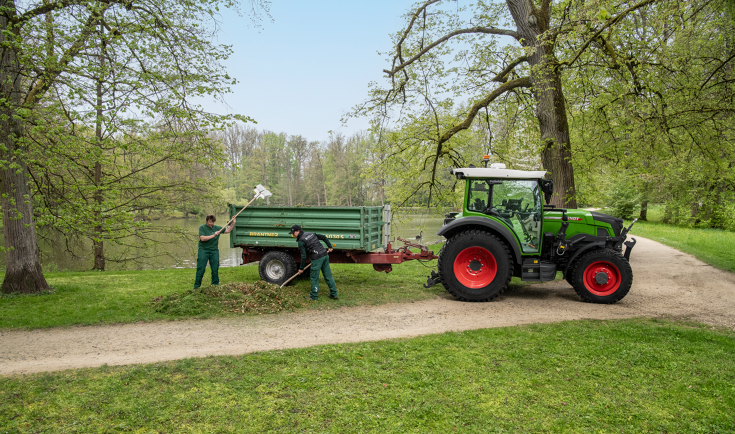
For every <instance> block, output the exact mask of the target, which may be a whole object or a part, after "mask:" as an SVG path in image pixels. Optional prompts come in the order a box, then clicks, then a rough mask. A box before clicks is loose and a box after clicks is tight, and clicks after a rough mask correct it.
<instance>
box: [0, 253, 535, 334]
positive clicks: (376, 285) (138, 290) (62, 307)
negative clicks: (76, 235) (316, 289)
mask: <svg viewBox="0 0 735 434" xmlns="http://www.w3.org/2000/svg"><path fill="white" fill-rule="evenodd" d="M439 247H440V246H439V245H436V246H433V247H432V248H433V249H434V251H435V252H438V251H439ZM425 265H426V266H424V264H421V263H419V262H418V261H410V262H406V263H404V264H400V265H396V266H394V267H393V271H392V272H391V273H388V274H386V273H382V272H381V273H379V272H376V271H375V270H373V267H372V265H347V264H332V265H331V267H332V271H333V274H334V278H335V281H336V282H337V289H338V290H339V293H340V299H339V300H338V301H334V300H329V299H328V298H327V297H326V295H327V294H328V289H327V286H326V283H325V282H324V279H323V278H322V279H321V285H320V287H321V289H322V290H323V291H327V292H326V293H324V294H323V295H322V296H321V297H320V299H319V301H318V302H315V303H305V304H306V306H305V307H304V308H307V309H327V308H334V307H340V306H356V305H365V304H382V303H390V302H407V301H416V300H424V299H428V298H433V297H436V296H437V295H438V294H443V293H445V290H444V287H442V286H441V284H439V285H436V286H434V287H433V288H430V289H425V288H424V287H423V284H424V283H426V276H427V275H428V274H429V270H430V269H435V267H436V261H432V262H429V263H426V264H425ZM194 274H195V270H193V269H169V270H148V271H106V272H102V273H100V272H91V271H89V272H57V273H46V274H45V275H46V279H47V281H48V282H49V284H50V285H51V286H52V287H53V289H54V290H55V291H54V292H53V293H51V294H44V295H35V296H3V297H0V328H3V327H4V328H15V327H22V328H44V327H56V326H67V325H75V324H82V325H89V324H110V323H130V322H138V321H150V320H160V319H177V318H191V317H198V318H207V317H211V316H213V315H217V316H226V315H238V314H243V313H232V312H213V311H211V310H206V309H204V310H200V311H198V312H194V311H187V312H178V313H176V314H171V313H159V312H156V311H155V309H154V306H153V305H152V301H153V299H154V298H156V297H162V296H166V295H169V294H172V293H183V292H185V291H187V290H190V289H191V288H192V287H193V285H194ZM219 274H220V283H221V284H227V283H234V282H250V283H253V282H257V281H260V277H259V276H258V267H257V265H255V266H239V267H230V268H220V269H219ZM0 279H2V274H0ZM209 279H210V271H209V268H207V272H206V274H205V275H204V282H205V283H206V282H208V281H209ZM513 282H514V283H512V284H513V285H522V284H523V283H521V282H520V281H519V280H518V279H514V281H513ZM292 286H293V287H294V289H295V290H296V291H295V294H296V296H297V297H296V298H299V297H300V296H307V295H309V286H310V284H309V280H308V279H297V280H295V281H294V283H293V284H292ZM284 289H285V288H284ZM299 301H304V300H303V299H300V298H299ZM244 314H246V315H247V314H249V313H248V312H245V313H244ZM256 314H257V313H256Z"/></svg>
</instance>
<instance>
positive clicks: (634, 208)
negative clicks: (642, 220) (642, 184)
mask: <svg viewBox="0 0 735 434" xmlns="http://www.w3.org/2000/svg"><path fill="white" fill-rule="evenodd" d="M610 195H611V200H610V208H611V210H612V213H611V214H612V215H614V216H615V217H620V218H622V219H625V220H632V219H634V218H636V217H638V215H639V214H640V211H641V194H640V192H639V191H638V186H637V185H635V184H633V182H632V181H631V180H630V179H627V178H626V179H623V180H621V181H619V182H617V183H615V185H614V186H613V188H612V192H611V194H610Z"/></svg>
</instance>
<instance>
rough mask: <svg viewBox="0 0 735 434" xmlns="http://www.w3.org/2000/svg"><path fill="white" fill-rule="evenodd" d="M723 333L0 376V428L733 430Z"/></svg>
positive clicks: (370, 346) (566, 326)
mask: <svg viewBox="0 0 735 434" xmlns="http://www.w3.org/2000/svg"><path fill="white" fill-rule="evenodd" d="M734 384H735V333H734V332H732V331H726V330H714V329H711V328H706V327H704V326H697V325H692V324H677V323H673V322H669V321H662V320H621V321H592V320H584V321H574V322H563V323H556V324H538V325H527V326H517V327H506V328H495V329H484V330H474V331H466V332H456V333H444V334H438V335H429V336H423V337H418V338H411V339H399V340H388V341H379V342H366V343H357V344H342V345H322V346H316V347H311V348H306V349H293V350H275V351H268V352H263V353H254V354H247V355H243V356H237V357H231V356H226V357H225V356H222V357H207V358H199V359H186V360H178V361H172V362H166V363H156V364H150V365H131V366H121V367H111V366H103V367H101V368H95V369H80V370H73V371H63V372H53V373H46V374H33V375H27V376H22V377H20V376H16V377H4V378H0V402H2V404H1V405H0V427H2V428H0V432H74V433H88V432H89V433H92V432H94V433H98V432H120V431H122V432H223V433H224V432H273V431H278V432H335V433H336V432H361V433H362V432H381V433H383V432H385V433H388V432H390V433H392V432H417V433H418V432H435V433H447V432H483V433H488V432H490V433H504V432H514V433H522V432H533V433H537V432H572V433H576V432H580V433H582V432H594V433H621V432H626V433H637V432H641V433H646V432H655V433H661V432H672V433H673V432H681V433H684V432H685V433H728V432H730V433H732V432H735V387H734V386H733V385H734Z"/></svg>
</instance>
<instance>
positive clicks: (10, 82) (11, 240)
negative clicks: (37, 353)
mask: <svg viewBox="0 0 735 434" xmlns="http://www.w3.org/2000/svg"><path fill="white" fill-rule="evenodd" d="M0 7H2V8H3V9H6V8H10V7H14V5H13V3H12V2H7V1H0ZM7 25H8V22H7V19H6V18H5V15H0V48H1V50H0V56H2V57H1V58H0V92H1V93H0V98H2V99H3V100H4V101H3V102H0V145H2V146H0V193H1V198H0V205H2V211H3V233H4V235H5V248H6V249H7V254H6V271H5V279H4V280H3V284H2V287H1V288H0V292H2V293H3V294H10V293H23V294H31V293H37V292H41V291H46V290H49V289H51V288H49V286H48V283H46V278H45V277H44V276H43V271H42V270H41V258H40V256H39V249H38V241H37V240H36V225H35V223H34V222H33V203H32V199H31V190H30V187H29V186H28V167H27V166H26V163H25V161H24V160H23V158H24V156H23V153H22V151H23V149H22V147H21V146H19V144H18V143H17V140H18V139H19V138H20V137H22V135H23V129H22V126H21V123H20V121H19V120H17V119H16V118H15V116H16V112H17V109H18V108H19V107H20V103H21V89H20V84H21V75H20V72H21V71H20V66H19V64H18V61H17V58H16V52H15V47H14V46H13V44H12V43H8V41H6V35H8V34H12V31H8V29H7V27H8V26H7Z"/></svg>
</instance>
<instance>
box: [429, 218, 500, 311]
mask: <svg viewBox="0 0 735 434" xmlns="http://www.w3.org/2000/svg"><path fill="white" fill-rule="evenodd" d="M513 266H514V265H513V258H512V257H511V255H510V251H509V250H508V247H507V246H506V245H505V243H503V242H502V241H500V240H499V239H498V238H497V237H495V236H493V235H491V234H489V233H487V232H484V231H479V230H468V231H465V232H461V233H459V234H457V235H455V236H453V237H452V238H451V239H449V240H448V241H447V242H446V244H445V245H444V247H443V248H442V250H441V252H440V254H439V275H440V276H441V280H442V284H443V285H444V288H446V290H447V291H449V293H450V294H452V295H453V296H454V297H455V298H457V299H458V300H461V301H490V300H492V299H494V298H495V297H497V296H499V295H500V294H502V293H503V291H505V289H506V287H507V286H508V282H510V278H511V277H512V276H513Z"/></svg>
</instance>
